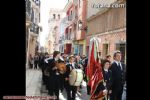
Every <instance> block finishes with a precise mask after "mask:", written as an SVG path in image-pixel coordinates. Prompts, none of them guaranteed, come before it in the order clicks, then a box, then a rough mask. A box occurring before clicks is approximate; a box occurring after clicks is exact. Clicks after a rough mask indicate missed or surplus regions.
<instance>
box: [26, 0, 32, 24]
mask: <svg viewBox="0 0 150 100" xmlns="http://www.w3.org/2000/svg"><path fill="white" fill-rule="evenodd" d="M26 20H27V21H31V2H30V1H29V0H26Z"/></svg>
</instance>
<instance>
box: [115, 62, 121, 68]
mask: <svg viewBox="0 0 150 100" xmlns="http://www.w3.org/2000/svg"><path fill="white" fill-rule="evenodd" d="M114 62H115V63H116V64H117V66H119V64H120V67H121V70H122V65H121V62H118V61H114Z"/></svg>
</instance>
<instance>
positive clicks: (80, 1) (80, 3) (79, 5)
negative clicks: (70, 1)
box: [79, 0, 81, 8]
mask: <svg viewBox="0 0 150 100" xmlns="http://www.w3.org/2000/svg"><path fill="white" fill-rule="evenodd" d="M80 7H81V0H79V8H80Z"/></svg>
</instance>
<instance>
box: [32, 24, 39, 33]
mask: <svg viewBox="0 0 150 100" xmlns="http://www.w3.org/2000/svg"><path fill="white" fill-rule="evenodd" d="M30 32H32V33H33V34H34V35H36V36H38V34H39V26H38V25H36V24H34V23H32V24H31V28H30Z"/></svg>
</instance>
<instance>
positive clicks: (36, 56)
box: [34, 54, 39, 69]
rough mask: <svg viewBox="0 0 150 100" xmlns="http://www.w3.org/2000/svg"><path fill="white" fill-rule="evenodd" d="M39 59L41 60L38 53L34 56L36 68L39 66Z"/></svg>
mask: <svg viewBox="0 0 150 100" xmlns="http://www.w3.org/2000/svg"><path fill="white" fill-rule="evenodd" d="M38 60H39V56H38V55H37V54H36V55H35V56H34V69H37V68H38Z"/></svg>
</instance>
